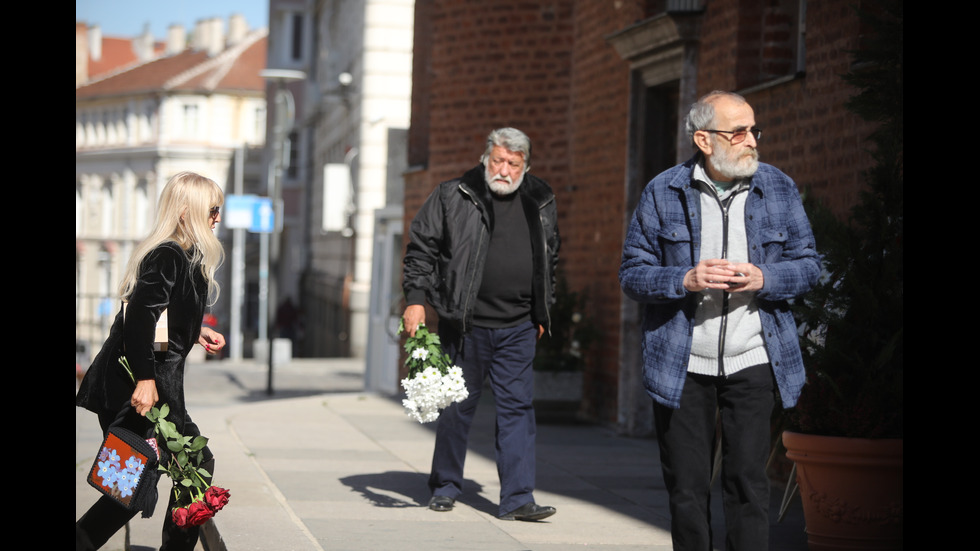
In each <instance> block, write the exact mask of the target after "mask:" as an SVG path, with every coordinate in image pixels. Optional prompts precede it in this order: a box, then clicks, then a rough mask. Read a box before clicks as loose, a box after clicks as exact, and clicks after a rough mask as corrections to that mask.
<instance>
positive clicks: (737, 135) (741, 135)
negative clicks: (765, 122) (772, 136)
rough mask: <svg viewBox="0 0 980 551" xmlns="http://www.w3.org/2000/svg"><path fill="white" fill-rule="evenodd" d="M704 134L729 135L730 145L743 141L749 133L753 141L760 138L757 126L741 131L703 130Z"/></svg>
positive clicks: (760, 130)
mask: <svg viewBox="0 0 980 551" xmlns="http://www.w3.org/2000/svg"><path fill="white" fill-rule="evenodd" d="M704 131H705V132H712V133H715V134H731V135H732V137H731V138H728V142H729V143H731V144H732V145H737V144H740V143H742V142H744V141H745V138H746V137H747V136H748V135H749V134H750V133H751V134H752V137H753V138H755V141H759V140H760V139H761V138H762V129H761V128H759V127H758V126H753V127H752V128H747V129H743V130H709V129H705V130H704Z"/></svg>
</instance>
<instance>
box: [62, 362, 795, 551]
mask: <svg viewBox="0 0 980 551" xmlns="http://www.w3.org/2000/svg"><path fill="white" fill-rule="evenodd" d="M363 372H364V362H363V360H358V359H346V358H345V359H318V360H294V361H293V362H291V363H290V364H289V365H287V366H283V367H277V369H276V373H275V377H274V380H273V386H274V390H275V392H274V393H273V395H271V396H269V395H268V394H267V393H266V389H267V370H266V367H265V366H264V365H259V364H255V363H252V362H244V363H234V362H231V361H228V360H224V361H214V362H206V363H200V364H188V371H187V375H186V381H185V384H186V394H187V401H188V411H189V412H190V414H191V415H192V416H193V418H194V421H195V422H196V423H197V424H198V426H199V427H200V428H201V431H202V432H203V433H204V434H205V435H206V436H208V437H209V438H210V446H211V449H212V450H213V451H214V454H215V457H216V458H217V464H216V466H215V473H214V474H215V478H214V480H215V483H216V484H218V485H219V486H222V487H224V488H227V489H229V490H230V491H231V501H230V502H229V504H228V506H227V507H226V508H225V509H224V510H222V511H221V512H220V513H219V514H218V515H217V516H216V517H215V518H214V519H213V521H212V522H211V523H209V524H208V525H206V526H205V531H204V532H205V534H204V538H203V539H204V541H203V542H202V544H199V545H198V549H201V550H204V549H207V550H208V551H225V550H227V551H249V550H255V551H259V550H261V551H280V550H282V551H321V550H351V551H356V550H372V551H373V550H377V549H398V550H405V551H412V550H426V551H438V550H457V549H458V550H464V549H465V550H467V551H470V550H472V551H481V550H486V551H521V550H534V551H559V550H561V551H565V550H575V549H580V548H581V549H584V548H589V549H601V550H603V551H612V550H616V551H628V550H640V549H643V550H652V551H669V550H670V549H671V544H670V532H669V513H668V509H667V492H666V489H665V488H664V485H663V480H662V477H661V474H660V464H659V454H658V452H657V445H656V441H655V440H653V439H644V438H627V437H621V436H617V435H616V434H615V433H614V432H613V431H611V430H609V429H607V428H604V427H600V426H596V425H590V424H581V423H578V424H576V423H565V424H546V423H539V425H538V437H537V463H538V476H537V489H536V491H535V499H536V501H537V502H538V503H540V504H544V505H552V506H554V507H556V508H557V509H558V513H557V514H556V515H555V516H553V517H551V518H549V519H547V520H545V521H542V522H536V523H533V522H532V523H529V522H513V521H510V522H508V521H501V520H498V519H497V518H495V515H496V512H497V505H496V504H497V500H498V495H499V491H500V487H499V483H498V480H497V471H496V466H495V463H494V459H493V453H494V446H493V433H494V428H493V400H492V398H491V397H489V394H490V393H489V392H485V393H484V396H487V398H485V402H484V403H481V405H480V407H479V409H478V412H477V416H476V419H475V421H474V425H473V429H472V433H471V435H470V450H469V454H468V455H467V461H466V471H465V476H466V484H465V487H464V494H463V496H461V498H460V499H459V500H458V501H457V503H456V507H455V509H453V510H452V511H450V512H446V513H437V512H433V511H429V510H428V508H427V507H426V505H427V503H428V499H429V497H430V496H429V492H428V489H427V487H426V480H427V476H428V472H429V463H430V461H431V458H432V446H433V441H434V432H433V429H434V425H435V424H434V423H430V424H427V425H420V424H418V423H416V422H415V421H413V420H411V419H410V418H408V417H407V416H406V415H405V414H404V411H403V409H402V406H401V404H400V402H399V401H398V400H397V399H394V398H388V397H384V396H379V395H377V394H373V393H368V392H364V390H363V388H364V385H363ZM100 442H101V431H100V430H99V427H98V422H97V420H96V417H95V415H93V414H91V413H89V412H86V411H84V410H81V409H79V408H76V416H75V471H76V473H75V475H76V476H75V480H76V489H75V518H76V519H78V517H80V516H81V515H82V514H83V513H84V512H85V510H87V509H88V507H89V506H90V505H91V504H92V503H93V502H94V501H95V500H96V498H97V497H98V495H97V493H96V491H95V490H94V489H92V488H90V487H89V486H88V485H87V484H86V482H85V480H84V478H85V472H86V471H87V470H88V469H89V468H90V467H91V465H92V461H93V460H94V453H95V451H96V449H97V448H98V445H99V443H100ZM169 484H170V481H169V479H167V478H166V477H165V476H163V477H161V482H160V493H161V501H160V504H159V505H158V506H157V510H156V514H155V515H154V516H153V518H151V519H141V518H139V517H138V516H137V518H136V519H134V520H133V521H132V522H131V523H130V525H129V527H128V530H127V531H120V533H118V534H117V535H116V536H115V537H114V538H113V539H112V540H110V542H109V543H108V544H107V545H106V546H105V547H104V548H103V549H106V550H108V551H120V550H123V549H126V548H127V538H128V544H129V547H128V549H131V550H134V551H151V550H155V549H157V547H158V546H159V542H160V526H161V524H162V520H161V519H162V515H163V514H165V512H164V511H163V509H164V508H165V505H166V500H165V498H164V497H163V496H165V495H166V492H167V491H169ZM781 495H782V490H781V488H778V487H774V488H773V498H772V504H771V506H770V517H771V518H772V519H773V520H772V532H771V534H772V540H771V546H770V549H771V550H772V551H804V550H806V535H805V534H804V532H803V518H802V510H801V507H800V505H799V502H798V500H797V502H796V503H795V504H794V505H793V506H792V508H791V509H790V511H789V513H788V514H787V517H786V518H784V519H783V521H782V522H781V523H778V524H777V523H776V522H775V518H776V515H777V513H778V510H779V501H780V498H781ZM712 518H713V519H715V520H714V522H713V525H714V534H715V549H723V548H724V520H723V519H724V515H723V513H722V511H721V505H720V494H719V492H718V490H717V484H716V492H715V495H714V496H713V499H712Z"/></svg>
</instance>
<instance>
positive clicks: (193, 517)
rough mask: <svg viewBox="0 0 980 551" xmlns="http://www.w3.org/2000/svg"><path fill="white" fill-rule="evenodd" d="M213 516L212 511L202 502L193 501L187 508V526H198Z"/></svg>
mask: <svg viewBox="0 0 980 551" xmlns="http://www.w3.org/2000/svg"><path fill="white" fill-rule="evenodd" d="M213 516H214V511H212V510H211V508H210V507H208V505H207V504H206V503H204V502H203V501H195V502H194V503H191V504H190V505H189V506H188V507H187V524H189V525H190V526H200V525H202V524H204V523H205V522H207V521H208V519H209V518H211V517H213Z"/></svg>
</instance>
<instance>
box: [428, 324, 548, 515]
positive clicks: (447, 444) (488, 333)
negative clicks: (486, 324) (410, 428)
mask: <svg viewBox="0 0 980 551" xmlns="http://www.w3.org/2000/svg"><path fill="white" fill-rule="evenodd" d="M439 335H440V340H442V343H443V347H444V348H445V350H446V353H447V354H449V357H450V358H453V361H454V362H455V363H456V364H457V365H459V366H460V367H461V368H462V370H463V377H464V379H465V380H466V389H467V390H468V391H469V393H470V394H469V397H468V398H466V399H465V400H463V401H462V402H461V403H458V404H453V405H451V406H449V407H448V408H446V409H445V410H443V412H442V414H441V415H440V416H439V421H438V423H439V424H438V426H437V427H436V446H435V451H434V452H433V454H432V474H431V475H430V476H429V488H430V489H431V490H432V494H433V495H436V496H448V497H451V498H453V499H456V498H457V497H458V496H459V495H460V494H461V493H462V486H463V463H464V461H465V460H466V443H467V439H468V436H469V432H470V425H471V424H472V422H473V414H474V413H476V406H477V403H478V402H479V400H480V392H481V391H482V389H483V380H484V378H486V377H489V378H490V388H491V389H492V390H493V395H494V401H495V403H496V407H497V427H496V440H497V441H496V446H497V475H498V476H499V478H500V514H501V515H503V514H506V513H509V512H511V511H513V510H514V509H517V508H518V507H520V506H522V505H524V504H526V503H530V502H532V501H534V496H533V495H532V492H533V491H534V477H535V470H534V461H535V457H534V445H535V432H536V430H537V428H536V424H535V419H534V408H533V407H532V405H531V401H532V400H533V398H534V373H533V371H532V360H533V359H534V349H535V346H536V343H537V336H538V333H537V328H536V327H535V326H534V324H533V323H531V322H525V323H522V324H520V325H518V326H515V327H507V328H503V329H487V328H482V327H474V328H473V330H472V331H471V332H470V333H469V334H468V335H466V336H465V337H463V339H462V343H460V338H459V336H458V334H455V332H454V331H453V330H451V329H450V328H448V327H446V326H445V324H440V327H439ZM460 344H462V348H461V349H460Z"/></svg>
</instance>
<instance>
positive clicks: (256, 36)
mask: <svg viewBox="0 0 980 551" xmlns="http://www.w3.org/2000/svg"><path fill="white" fill-rule="evenodd" d="M268 32H269V31H268V29H265V28H262V29H256V30H254V31H252V32H250V33H249V34H248V35H247V36H246V37H245V38H244V39H243V40H242V41H241V42H239V43H238V44H235V45H234V46H232V47H231V48H228V49H226V50H224V51H222V52H221V53H219V54H218V55H216V56H214V57H213V58H211V59H209V60H207V61H205V62H203V63H200V64H198V65H196V66H194V67H191V68H190V69H188V70H186V71H184V72H183V73H180V74H178V75H175V76H173V77H172V78H170V79H169V80H167V81H166V82H164V83H163V86H162V88H163V89H164V90H171V89H173V88H176V87H178V86H180V85H181V84H183V83H185V82H187V81H189V80H190V79H192V78H194V77H196V76H198V75H201V74H203V73H205V72H207V71H210V70H211V69H212V68H214V69H215V74H214V75H212V76H211V77H209V78H208V79H207V80H206V81H205V83H204V87H205V89H207V90H214V89H215V88H217V86H218V84H219V83H220V82H221V79H222V78H224V76H225V75H227V74H228V71H230V70H231V69H232V67H233V66H234V65H235V61H236V60H237V59H238V57H239V56H241V55H242V52H244V51H245V50H246V49H248V48H249V47H250V46H252V45H253V44H255V43H256V42H257V41H259V40H261V39H262V38H263V37H265V36H266V35H267V34H268Z"/></svg>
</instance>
